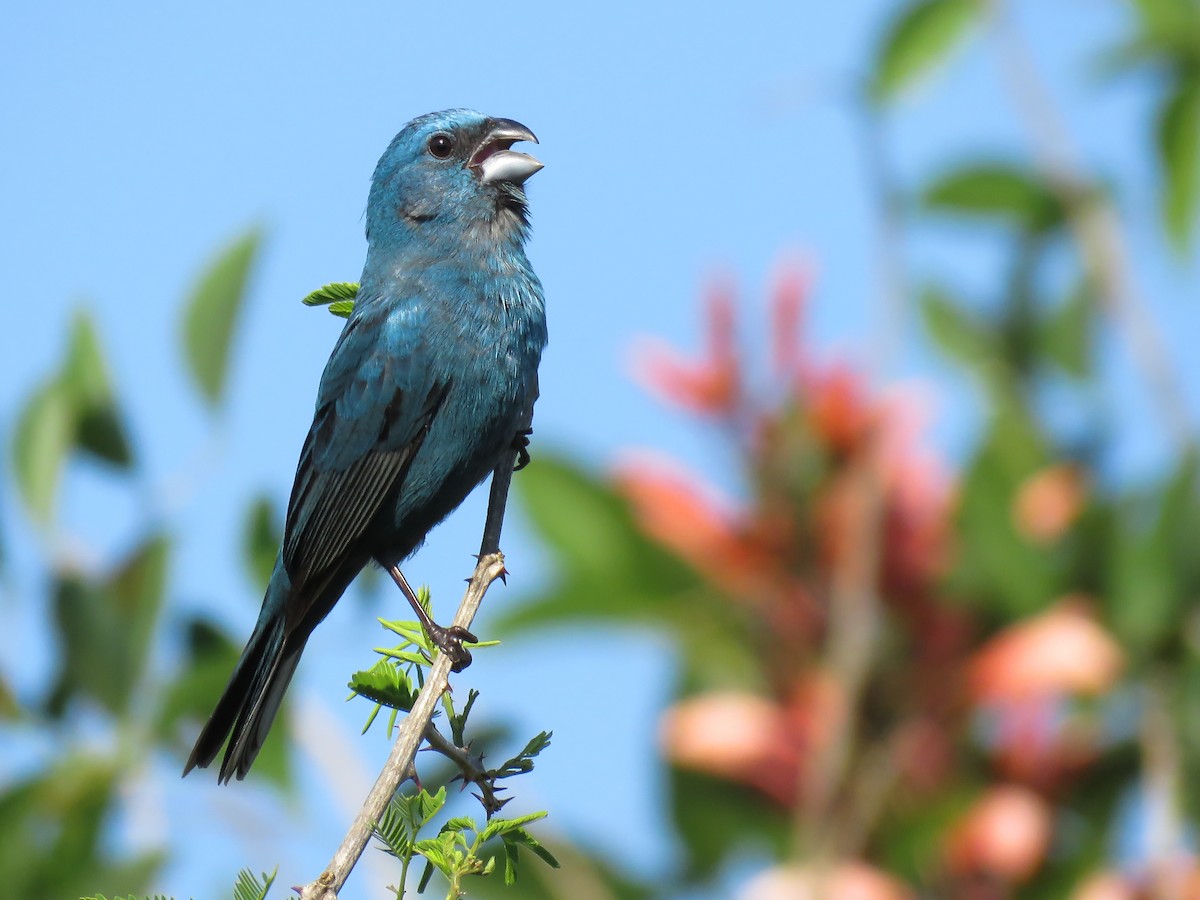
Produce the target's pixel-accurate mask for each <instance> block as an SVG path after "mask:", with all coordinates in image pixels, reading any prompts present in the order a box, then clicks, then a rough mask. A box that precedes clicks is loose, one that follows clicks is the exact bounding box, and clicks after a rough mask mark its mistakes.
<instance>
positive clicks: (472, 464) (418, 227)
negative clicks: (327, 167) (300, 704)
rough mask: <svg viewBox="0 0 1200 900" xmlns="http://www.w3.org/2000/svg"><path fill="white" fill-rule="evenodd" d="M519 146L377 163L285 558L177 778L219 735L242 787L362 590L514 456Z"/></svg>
mask: <svg viewBox="0 0 1200 900" xmlns="http://www.w3.org/2000/svg"><path fill="white" fill-rule="evenodd" d="M520 140H536V139H535V138H534V136H533V134H532V133H531V132H530V131H529V130H528V129H526V128H525V127H524V126H523V125H520V124H519V123H517V122H513V121H511V120H509V119H492V118H488V117H486V116H483V115H481V114H479V113H476V112H473V111H471V110H462V109H456V110H448V111H446V112H440V113H431V114H429V115H426V116H422V117H420V118H418V119H414V120H413V121H412V122H410V123H408V125H406V126H405V127H404V129H403V130H402V131H401V132H400V133H399V134H398V135H396V137H395V139H394V140H393V141H392V143H391V144H390V145H389V146H388V148H387V150H386V152H385V153H384V154H383V157H382V158H381V159H380V160H379V165H378V166H377V167H376V169H375V175H374V177H373V179H372V182H371V192H370V197H369V200H368V203H367V244H368V246H367V260H366V264H365V266H364V267H363V274H362V279H361V282H360V287H359V292H358V296H357V299H356V301H355V306H354V311H353V312H352V313H351V315H350V318H349V319H348V320H347V322H346V325H345V327H344V329H343V331H342V334H341V336H340V337H339V338H338V342H337V345H336V346H335V347H334V349H333V353H332V354H331V356H330V358H329V362H328V363H327V364H326V366H325V373H324V375H323V376H322V378H321V386H320V389H319V391H318V394H317V404H316V413H315V415H314V417H313V423H312V427H311V428H310V429H309V432H308V437H307V438H306V440H305V442H304V447H303V449H302V450H301V454H300V462H299V465H298V466H297V470H296V480H295V484H294V485H293V487H292V495H291V500H290V502H289V504H288V514H287V524H286V527H285V531H284V539H283V546H282V548H281V549H280V553H279V558H278V560H277V561H276V564H275V571H274V574H273V575H272V577H271V582H270V585H269V586H268V588H267V592H266V597H265V598H264V600H263V607H262V611H261V613H260V614H259V618H258V623H257V625H256V626H255V629H254V632H253V634H252V635H251V637H250V640H249V642H248V643H247V645H246V649H245V650H244V651H243V653H242V657H241V659H240V660H239V661H238V664H237V666H236V667H235V668H234V671H233V675H232V676H231V678H230V681H229V685H228V686H227V687H226V689H225V693H224V694H223V695H222V696H221V699H220V701H219V702H218V704H217V707H216V710H215V711H214V712H213V714H212V716H211V717H210V718H209V720H208V723H207V724H206V725H205V726H204V729H203V730H202V731H201V733H200V737H199V739H198V740H197V741H196V746H195V748H194V749H193V750H192V754H191V756H190V758H189V759H188V762H187V765H186V767H185V769H184V774H185V775H186V774H187V773H188V772H189V771H190V770H191V769H192V768H193V767H195V766H200V767H205V766H207V765H209V764H210V763H211V762H212V761H213V760H214V759H215V758H216V756H217V754H218V752H219V751H220V749H221V746H222V744H223V743H224V742H225V737H226V735H229V745H228V748H227V749H226V751H225V756H224V759H223V761H222V763H221V771H220V775H219V778H220V780H221V781H228V780H229V779H230V778H231V777H237V778H239V779H241V778H243V777H245V774H246V772H247V771H248V770H249V768H250V764H251V763H252V762H253V761H254V757H255V756H256V755H257V753H258V751H259V749H260V747H261V746H262V742H263V739H264V738H265V737H266V734H267V731H268V729H269V728H270V725H271V722H272V720H273V719H274V717H275V713H276V711H277V710H278V708H279V703H280V702H281V700H282V698H283V694H284V691H286V689H287V686H288V683H289V682H290V681H291V677H292V674H293V673H294V671H295V668H296V664H297V662H298V661H299V658H300V653H301V651H303V649H304V644H305V642H306V641H307V639H308V635H309V634H310V633H311V632H312V630H313V628H315V627H316V625H317V624H318V623H319V622H320V621H321V620H322V619H324V618H325V616H326V615H327V614H328V613H329V611H330V609H332V608H333V605H334V604H335V603H336V602H337V600H338V598H339V597H341V595H342V592H343V591H345V589H346V587H347V586H348V585H349V584H350V582H351V581H352V580H353V579H354V577H355V576H356V575H357V574H358V572H359V571H360V570H361V569H362V568H363V567H364V566H365V565H367V564H368V563H369V562H371V561H372V560H374V561H376V562H378V563H380V564H381V565H384V566H385V567H386V566H391V565H394V564H395V563H397V562H399V561H400V560H402V559H403V558H405V557H406V556H408V555H409V554H410V553H412V552H413V550H415V549H416V548H417V547H418V546H419V545H420V544H421V542H422V541H423V540H424V538H425V535H426V533H427V532H428V531H429V529H431V528H432V527H433V526H434V525H436V524H437V523H438V522H440V521H441V520H442V519H443V518H445V517H446V515H448V514H449V513H450V511H451V510H453V509H454V508H455V507H456V506H458V505H459V504H460V503H461V502H462V501H463V499H464V498H465V497H466V495H467V494H468V493H469V492H470V491H471V489H472V488H474V487H475V486H476V485H477V484H479V482H480V481H482V480H483V479H484V478H485V477H486V476H487V475H488V474H489V473H490V472H491V471H492V470H493V469H494V468H495V467H496V466H497V465H498V464H499V462H500V461H501V460H502V459H503V458H504V457H505V454H506V452H510V451H511V448H512V446H513V441H514V439H515V438H517V437H518V432H520V431H521V429H522V427H523V421H524V419H525V417H526V415H527V413H528V410H529V409H530V408H531V407H532V404H533V401H534V399H535V398H536V397H537V367H538V362H539V360H540V358H541V353H542V348H543V347H544V346H545V343H546V319H545V309H544V305H543V300H542V288H541V284H540V283H539V281H538V279H537V276H536V275H535V274H534V273H533V269H532V268H531V267H530V265H529V260H528V259H527V258H526V256H525V251H524V242H525V239H526V237H527V234H528V223H527V218H526V211H527V208H526V200H525V194H524V190H523V188H522V185H523V183H524V181H525V179H526V178H528V177H529V176H530V175H532V174H533V173H534V172H536V171H537V170H538V169H540V168H541V164H540V163H539V162H537V160H535V159H533V158H532V157H530V156H527V155H526V154H523V153H518V152H516V151H513V150H511V149H510V148H511V146H512V144H513V143H515V142H516V141H520Z"/></svg>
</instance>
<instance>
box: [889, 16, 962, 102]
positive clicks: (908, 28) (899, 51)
mask: <svg viewBox="0 0 1200 900" xmlns="http://www.w3.org/2000/svg"><path fill="white" fill-rule="evenodd" d="M980 11H981V4H980V3H979V2H978V0H918V2H915V3H910V4H909V5H908V6H907V7H905V8H904V9H903V10H902V11H901V12H900V15H899V16H898V17H897V18H896V19H895V20H893V21H892V23H891V25H890V26H889V28H888V32H887V35H886V36H885V37H884V41H883V46H882V47H881V48H880V50H879V53H878V54H877V56H876V58H875V72H874V74H873V77H872V80H871V95H872V97H873V99H874V100H875V101H876V102H879V103H886V102H888V101H891V100H894V99H895V98H896V97H897V96H898V95H899V94H900V93H901V92H902V91H904V90H905V89H906V88H908V87H910V86H911V85H913V84H914V83H915V82H916V81H917V80H918V79H919V78H920V77H921V76H922V75H925V74H927V73H929V72H930V71H932V70H933V69H934V68H935V67H936V66H937V65H939V64H940V63H942V62H943V61H944V60H945V59H946V57H947V56H948V55H949V53H950V51H951V50H953V49H954V47H955V46H956V45H957V44H958V43H959V42H960V41H961V40H962V39H963V37H964V36H965V35H966V33H967V30H968V28H969V27H970V26H971V25H972V24H973V23H974V21H975V20H976V18H977V17H978V16H979V14H980Z"/></svg>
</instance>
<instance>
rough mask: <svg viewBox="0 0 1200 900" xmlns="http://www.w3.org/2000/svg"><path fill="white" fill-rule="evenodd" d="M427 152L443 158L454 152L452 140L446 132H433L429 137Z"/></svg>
mask: <svg viewBox="0 0 1200 900" xmlns="http://www.w3.org/2000/svg"><path fill="white" fill-rule="evenodd" d="M429 152H430V153H431V154H432V155H433V156H435V157H437V158H438V159H445V158H446V157H447V156H449V155H450V154H451V153H453V152H454V141H452V140H451V139H450V136H449V135H447V134H435V135H434V136H433V137H431V138H430V139H429Z"/></svg>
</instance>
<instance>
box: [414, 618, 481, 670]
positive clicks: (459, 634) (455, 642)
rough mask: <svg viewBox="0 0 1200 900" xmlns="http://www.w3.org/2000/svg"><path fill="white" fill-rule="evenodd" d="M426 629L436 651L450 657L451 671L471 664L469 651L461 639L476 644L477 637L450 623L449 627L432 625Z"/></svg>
mask: <svg viewBox="0 0 1200 900" xmlns="http://www.w3.org/2000/svg"><path fill="white" fill-rule="evenodd" d="M426 630H427V631H428V632H429V640H430V641H431V642H432V643H433V646H435V647H437V648H438V652H439V653H444V654H445V655H446V656H448V657H449V658H450V671H451V672H461V671H462V670H463V669H465V668H466V667H467V666H469V665H470V664H471V651H470V650H468V649H467V648H466V647H464V646H463V641H467V642H469V643H472V644H476V643H478V642H479V638H477V637H475V635H473V634H471V632H469V631H467V629H465V628H463V627H461V626H459V625H451V626H450V627H449V628H443V627H442V626H441V625H434V626H433V628H427V629H426Z"/></svg>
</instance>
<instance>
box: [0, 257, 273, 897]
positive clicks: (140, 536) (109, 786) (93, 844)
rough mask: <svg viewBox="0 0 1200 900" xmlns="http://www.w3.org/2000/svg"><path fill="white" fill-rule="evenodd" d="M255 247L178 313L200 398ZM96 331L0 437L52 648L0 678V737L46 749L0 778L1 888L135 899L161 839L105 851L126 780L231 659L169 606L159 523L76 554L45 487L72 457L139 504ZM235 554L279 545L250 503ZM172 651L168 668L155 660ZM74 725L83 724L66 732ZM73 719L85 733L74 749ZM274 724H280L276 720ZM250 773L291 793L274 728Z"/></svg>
mask: <svg viewBox="0 0 1200 900" xmlns="http://www.w3.org/2000/svg"><path fill="white" fill-rule="evenodd" d="M257 243H258V237H257V236H256V235H250V236H248V237H246V238H243V239H242V240H240V241H239V242H238V243H237V244H236V245H235V247H234V250H233V251H231V252H229V253H227V254H225V255H222V256H221V257H220V258H218V259H217V260H216V261H215V262H214V263H213V264H212V265H211V266H210V267H209V268H208V269H207V270H206V272H205V273H204V274H203V275H202V276H201V278H200V279H199V284H200V287H199V288H198V289H197V291H196V292H195V294H194V296H193V298H192V300H191V303H190V306H189V308H188V310H187V317H188V328H189V331H188V333H189V334H196V333H197V332H195V331H193V330H191V329H193V328H195V329H199V333H200V334H201V338H200V339H198V340H193V341H192V342H191V343H189V347H191V348H192V354H193V355H192V357H191V362H192V363H193V365H194V367H195V370H194V374H195V375H196V384H197V388H198V389H199V390H200V393H201V396H202V397H204V398H205V399H206V400H207V401H208V402H210V403H214V404H215V403H217V402H219V400H220V397H221V395H220V390H219V389H220V387H221V385H222V384H223V383H224V368H225V365H226V360H227V358H228V345H229V343H230V342H231V341H232V338H233V333H234V319H235V318H236V313H237V310H238V309H239V308H240V307H241V305H242V304H243V300H244V297H243V295H244V291H245V285H246V281H247V278H248V275H249V271H250V268H251V265H252V262H253V257H254V252H255V248H256V246H257ZM117 398H118V391H117V389H116V385H114V383H113V380H112V376H111V371H110V367H109V365H108V362H107V359H106V355H105V350H104V347H103V344H102V342H101V339H100V335H99V332H98V329H97V327H96V325H95V323H94V322H93V320H92V318H91V317H90V316H89V315H88V314H87V313H86V312H85V311H80V312H79V313H77V314H76V316H75V318H74V320H73V322H72V324H71V328H70V332H69V336H68V341H67V346H66V350H65V353H64V355H63V358H62V360H61V362H60V363H59V365H58V367H57V372H56V373H55V374H54V375H52V376H50V377H49V378H47V379H46V380H45V381H44V382H43V383H42V385H41V386H40V387H39V388H37V389H35V391H34V392H33V393H32V394H31V396H30V397H29V399H28V400H27V401H26V404H25V407H24V409H23V410H21V411H20V413H19V414H18V416H17V426H16V429H15V431H14V433H13V438H12V451H11V452H12V458H13V473H14V475H15V478H16V484H17V488H18V492H19V496H20V497H21V499H22V500H23V501H24V505H25V509H26V512H27V514H28V515H29V517H30V519H32V520H33V521H34V522H36V523H37V524H38V525H39V526H40V529H39V531H38V535H39V539H40V546H41V549H42V556H43V563H42V564H43V566H44V571H43V572H42V573H41V575H40V577H41V579H43V580H44V584H45V599H44V603H45V608H46V610H47V612H48V616H49V624H50V626H51V627H52V629H53V633H54V637H55V639H56V643H57V651H56V654H55V659H56V671H55V672H54V674H53V676H52V678H50V679H49V680H48V681H47V682H46V683H45V684H44V685H43V686H42V687H41V690H40V691H38V692H36V693H34V694H31V695H25V694H19V695H13V694H12V693H11V692H10V691H9V690H8V688H7V687H5V688H4V690H3V696H4V697H5V704H4V711H5V716H4V721H3V723H2V724H0V733H2V734H5V740H18V739H21V740H26V741H27V740H29V739H31V737H32V738H33V739H35V740H37V741H39V742H43V743H45V745H46V746H47V747H49V748H51V749H50V751H49V752H46V753H44V754H42V755H41V760H40V763H39V764H38V767H36V768H33V769H27V770H26V771H24V772H23V773H22V774H20V775H16V776H10V777H8V778H6V779H5V780H4V782H3V783H2V784H0V870H3V872H4V873H5V889H4V893H5V895H6V896H12V897H28V898H41V897H47V898H49V897H55V898H58V897H79V896H82V895H84V894H88V895H91V894H93V893H94V892H95V891H96V889H97V888H102V889H103V890H104V891H106V892H109V893H115V894H117V895H122V894H126V893H129V894H137V893H138V892H142V891H144V890H145V889H146V887H147V886H149V885H150V884H151V882H152V881H153V879H154V877H155V875H156V873H157V872H158V871H159V870H160V868H161V867H162V865H163V863H164V862H165V860H166V858H167V852H168V850H167V848H166V847H165V846H164V847H162V848H159V849H155V850H151V851H148V852H143V853H140V854H138V855H135V856H132V857H128V856H123V855H120V854H119V853H116V852H114V849H113V841H112V839H111V836H110V835H109V831H110V829H111V828H112V826H113V823H114V821H116V819H117V818H118V817H119V816H120V814H121V812H122V810H123V809H125V804H126V802H127V800H126V796H125V795H127V794H128V788H129V787H130V785H131V784H132V783H133V782H135V781H136V780H138V779H140V778H142V777H144V771H145V769H146V767H147V766H148V764H149V763H150V761H151V759H152V758H153V757H154V756H155V755H157V754H159V753H166V754H168V755H169V756H170V757H171V758H174V759H175V760H177V764H178V765H179V766H180V767H182V764H183V759H184V758H185V755H186V753H187V751H188V750H189V749H190V739H191V737H192V736H193V735H194V732H195V728H196V725H197V723H198V722H199V721H202V720H203V719H204V718H206V717H207V716H208V714H209V713H210V712H211V711H212V705H213V703H214V702H215V699H216V697H217V696H219V694H220V691H221V689H222V688H223V687H224V684H225V681H226V679H227V678H228V677H229V672H230V670H231V668H232V666H233V662H234V660H235V659H236V658H237V649H238V648H237V647H236V646H235V644H234V641H233V640H232V639H231V638H230V637H229V636H227V635H226V634H225V633H224V632H223V631H222V630H221V629H220V628H219V627H217V626H216V625H215V624H213V623H211V622H208V621H205V620H203V619H199V618H195V617H190V616H187V615H186V614H183V613H182V612H181V611H179V610H174V609H171V608H170V600H169V598H170V595H171V593H172V590H173V588H172V583H171V578H170V569H171V558H172V555H173V553H174V549H175V547H176V543H177V541H178V539H179V538H178V536H177V534H176V533H175V530H174V529H173V528H172V527H171V523H169V522H165V521H162V518H161V516H160V515H159V514H158V513H157V512H156V511H154V510H153V509H151V508H150V507H149V506H146V508H144V510H143V511H142V512H141V514H140V519H141V523H140V524H139V525H135V527H134V533H135V534H136V535H137V537H135V539H134V540H133V546H132V547H131V548H130V549H129V550H127V551H125V553H124V554H123V555H122V556H121V558H119V559H117V560H116V561H115V562H112V563H96V562H93V561H91V560H89V559H88V557H87V554H86V553H81V552H79V549H78V548H77V547H76V546H75V545H74V543H73V541H74V540H75V539H74V538H72V537H70V536H69V535H68V534H67V532H66V526H65V525H64V524H63V523H62V522H61V521H60V520H59V507H60V503H59V489H58V488H59V485H60V483H61V482H62V481H63V479H64V476H65V475H66V474H67V473H68V472H69V471H70V470H71V468H72V467H74V466H76V465H77V464H78V463H79V462H80V461H82V460H85V459H90V460H92V461H95V462H99V463H100V464H101V465H102V466H104V467H105V468H106V469H107V470H108V474H109V475H110V477H111V479H112V481H113V483H114V484H116V485H117V486H118V487H119V489H120V490H123V491H125V492H126V493H127V494H128V495H129V496H130V497H132V498H144V499H146V500H149V498H147V497H145V491H144V479H145V473H144V472H143V471H142V470H141V465H140V462H139V459H138V457H137V454H136V453H135V452H134V445H133V444H132V442H131V440H130V436H129V430H128V426H127V424H126V419H125V416H124V414H123V412H122V411H121V406H120V403H119V401H118V399H117ZM250 516H251V518H252V520H253V522H254V531H253V534H252V535H251V537H252V538H253V540H250V541H248V549H247V556H248V557H249V560H248V561H249V562H250V567H251V569H252V572H253V575H254V577H255V578H256V579H258V578H259V577H261V576H260V571H261V564H260V563H258V562H257V561H256V558H255V556H254V551H255V548H256V547H258V546H259V545H261V544H264V543H269V544H273V546H272V549H271V551H270V553H271V558H272V563H273V560H274V553H275V552H276V548H277V547H278V540H279V527H278V524H277V516H276V514H275V513H274V511H273V510H272V509H271V508H270V505H269V504H268V503H267V502H266V501H264V500H261V499H260V500H257V501H255V503H254V504H253V505H252V507H251V513H250ZM168 647H170V648H171V652H170V656H171V663H170V664H169V665H167V666H164V665H163V663H162V662H161V659H160V657H161V654H162V651H163V650H164V649H165V648H168ZM80 721H84V722H86V723H87V724H86V726H81V725H80ZM80 727H86V728H87V730H88V731H89V740H88V741H86V742H80V741H79V739H78V731H79V728H80ZM276 731H277V732H279V731H282V729H276ZM254 771H255V776H256V777H259V778H264V779H267V780H269V781H270V782H272V783H273V784H274V785H275V786H276V787H278V788H280V789H282V790H285V791H290V790H291V789H292V787H293V785H292V782H291V779H290V775H289V766H288V764H287V757H286V754H285V753H284V741H283V740H282V736H281V735H279V734H275V735H273V736H272V738H270V739H269V740H268V741H267V745H266V747H264V752H263V758H260V760H259V763H258V764H257V765H256V766H255V769H254Z"/></svg>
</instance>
